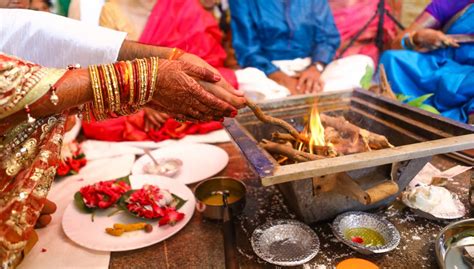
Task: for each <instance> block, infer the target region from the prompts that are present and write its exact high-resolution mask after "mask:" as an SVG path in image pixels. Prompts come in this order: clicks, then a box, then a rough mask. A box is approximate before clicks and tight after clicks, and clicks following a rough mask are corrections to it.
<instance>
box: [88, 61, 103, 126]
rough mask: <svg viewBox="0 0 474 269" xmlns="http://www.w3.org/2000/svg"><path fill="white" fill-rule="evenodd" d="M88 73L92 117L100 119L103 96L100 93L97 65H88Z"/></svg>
mask: <svg viewBox="0 0 474 269" xmlns="http://www.w3.org/2000/svg"><path fill="white" fill-rule="evenodd" d="M89 74H90V78H91V84H92V91H93V94H94V102H93V109H92V111H93V112H94V117H95V118H96V119H97V120H101V119H102V114H103V109H104V108H103V96H102V93H101V87H100V79H99V75H98V69H97V66H95V65H91V66H89Z"/></svg>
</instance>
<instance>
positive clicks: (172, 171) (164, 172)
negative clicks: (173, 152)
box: [143, 158, 183, 177]
mask: <svg viewBox="0 0 474 269" xmlns="http://www.w3.org/2000/svg"><path fill="white" fill-rule="evenodd" d="M181 166H183V162H182V161H181V160H180V159H176V158H161V159H157V160H156V163H155V162H149V163H147V164H145V166H143V172H144V173H145V174H150V175H161V176H166V177H173V176H174V175H176V173H178V172H179V170H180V169H181Z"/></svg>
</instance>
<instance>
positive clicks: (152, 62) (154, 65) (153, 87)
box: [148, 57, 158, 102]
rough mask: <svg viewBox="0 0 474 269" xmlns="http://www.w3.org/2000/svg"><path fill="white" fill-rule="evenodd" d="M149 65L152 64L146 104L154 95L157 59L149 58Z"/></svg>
mask: <svg viewBox="0 0 474 269" xmlns="http://www.w3.org/2000/svg"><path fill="white" fill-rule="evenodd" d="M151 64H152V67H151V72H152V73H151V82H150V92H149V96H148V102H150V101H151V99H152V98H153V95H154V93H155V89H156V81H157V78H158V58H157V57H152V58H151Z"/></svg>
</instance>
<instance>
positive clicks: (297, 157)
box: [259, 139, 324, 162]
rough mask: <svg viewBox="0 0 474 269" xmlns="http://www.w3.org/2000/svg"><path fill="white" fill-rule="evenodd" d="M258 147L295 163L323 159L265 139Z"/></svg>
mask: <svg viewBox="0 0 474 269" xmlns="http://www.w3.org/2000/svg"><path fill="white" fill-rule="evenodd" d="M259 145H260V146H261V147H262V148H263V149H265V150H266V151H268V152H270V153H273V154H280V155H283V156H286V157H288V158H290V159H292V160H293V161H297V162H307V161H314V160H321V159H324V157H323V156H318V155H315V154H310V153H307V152H303V151H299V150H296V149H294V148H292V147H291V146H289V145H285V144H279V143H275V142H272V141H269V140H266V139H263V140H262V142H260V144H259Z"/></svg>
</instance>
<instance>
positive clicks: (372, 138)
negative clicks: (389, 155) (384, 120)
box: [359, 128, 393, 149]
mask: <svg viewBox="0 0 474 269" xmlns="http://www.w3.org/2000/svg"><path fill="white" fill-rule="evenodd" d="M359 133H360V135H361V136H362V139H364V140H365V141H366V143H367V145H369V147H370V148H371V149H385V148H393V145H392V144H390V142H388V139H387V138H386V137H385V136H383V135H379V134H376V133H372V132H371V131H368V130H366V129H362V128H360V131H359Z"/></svg>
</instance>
